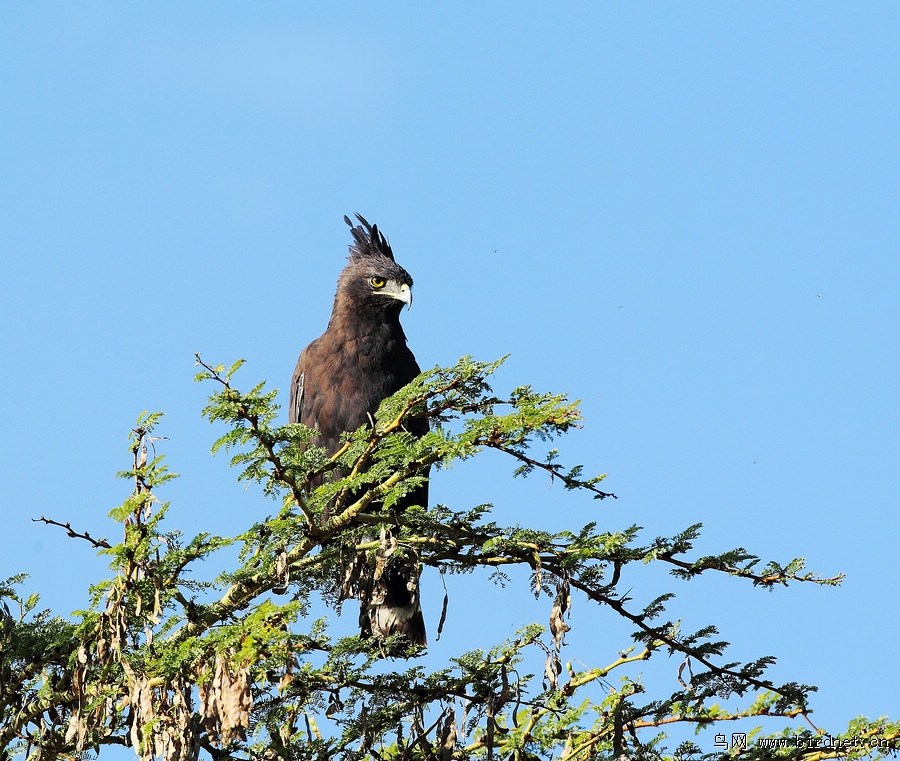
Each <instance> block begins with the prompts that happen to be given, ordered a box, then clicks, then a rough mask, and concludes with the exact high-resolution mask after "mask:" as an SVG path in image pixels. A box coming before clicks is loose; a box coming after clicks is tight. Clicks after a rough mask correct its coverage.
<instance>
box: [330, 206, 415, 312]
mask: <svg viewBox="0 0 900 761" xmlns="http://www.w3.org/2000/svg"><path fill="white" fill-rule="evenodd" d="M356 218H357V219H358V220H359V222H360V224H358V225H354V224H353V223H352V222H351V221H350V219H349V218H348V217H344V221H345V222H346V223H347V224H348V225H349V226H350V231H351V232H352V233H353V244H352V245H351V246H350V256H349V257H347V258H348V260H349V264H348V265H347V266H346V267H345V268H344V271H343V272H342V273H341V277H340V280H339V281H338V298H340V297H341V296H342V295H343V296H344V297H345V298H347V299H349V301H350V303H352V304H354V305H356V307H357V308H359V307H362V306H364V305H365V306H368V307H370V308H372V309H373V310H374V311H376V312H383V313H386V314H391V315H394V316H396V315H399V314H400V310H401V309H403V305H404V304H406V305H407V307H411V306H412V284H413V281H412V278H411V277H410V275H409V273H408V272H407V271H406V270H405V269H403V267H401V266H400V265H399V264H397V262H395V261H394V253H393V251H391V246H390V244H389V243H388V241H387V238H385V237H384V234H383V233H382V232H381V231H380V230H379V229H378V227H377V226H376V225H370V224H369V223H368V222H366V220H365V219H363V218H362V217H361V216H360V215H359V214H357V215H356Z"/></svg>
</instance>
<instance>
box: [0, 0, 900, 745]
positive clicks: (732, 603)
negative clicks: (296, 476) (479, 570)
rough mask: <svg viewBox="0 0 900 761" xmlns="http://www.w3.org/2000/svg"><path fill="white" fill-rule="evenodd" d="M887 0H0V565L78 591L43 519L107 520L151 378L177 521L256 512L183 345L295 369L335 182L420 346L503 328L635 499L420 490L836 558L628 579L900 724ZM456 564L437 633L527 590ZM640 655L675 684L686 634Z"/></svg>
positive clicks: (74, 596)
mask: <svg viewBox="0 0 900 761" xmlns="http://www.w3.org/2000/svg"><path fill="white" fill-rule="evenodd" d="M898 22H900V8H898V6H897V5H896V4H892V3H865V4H862V5H860V4H855V5H848V4H841V3H830V2H795V3H790V4H783V3H769V2H760V3H752V4H751V3H745V4H737V3H729V4H724V3H691V4H684V3H678V4H676V3H658V2H657V3H644V4H636V3H635V4H624V3H623V4H611V3H571V4H568V5H567V6H566V7H557V6H552V5H547V4H540V3H493V4H481V3H465V2H464V3H454V4H452V5H446V6H442V7H441V6H437V5H430V4H429V5H413V4H400V3H379V4H377V5H374V4H366V3H343V4H336V3H323V2H310V3H304V4H293V3H283V2H273V3H267V4H265V5H263V4H249V3H236V2H234V3H224V4H213V3H192V4H190V5H189V6H185V5H183V4H176V3H154V4H152V5H151V4H142V5H137V4H115V3H102V2H101V3H91V4H87V3H84V4H75V3H54V4H50V3H44V4H31V3H4V4H3V5H2V6H0V257H2V272H3V277H2V282H0V310H2V311H0V319H2V336H0V341H2V344H0V346H2V357H3V362H2V367H0V379H2V380H0V383H2V391H3V398H4V399H5V400H6V412H5V415H4V423H3V436H2V439H0V468H2V473H3V478H2V480H0V505H2V508H0V509H2V511H3V512H2V515H3V525H4V529H5V536H6V539H5V541H4V547H5V549H4V552H3V553H2V556H0V577H3V578H5V577H6V576H9V575H11V574H13V573H16V572H20V571H27V572H29V573H30V574H31V576H32V579H31V581H30V582H29V584H30V585H31V587H30V588H33V589H37V590H39V591H41V592H42V594H43V599H44V602H45V603H46V604H48V605H50V606H52V607H53V608H54V609H56V610H59V611H60V612H63V613H66V612H68V611H69V610H71V609H73V608H76V607H79V606H81V605H83V600H84V596H83V591H84V590H85V588H86V587H87V585H88V584H89V583H90V582H91V581H92V580H97V579H98V578H101V574H102V573H103V571H104V569H105V561H103V560H102V559H97V558H94V557H93V556H92V554H91V552H90V549H89V548H88V547H87V546H86V545H83V544H82V543H79V542H76V541H74V540H72V539H68V538H66V537H65V536H64V535H63V534H62V532H60V531H58V530H55V529H51V528H48V527H46V526H42V525H40V524H37V523H33V522H32V520H31V519H32V518H35V517H37V516H39V515H48V516H51V517H54V518H56V519H59V520H69V521H71V522H72V523H73V525H74V526H76V527H77V528H79V529H81V530H88V531H90V532H91V533H92V534H94V535H106V536H109V537H111V538H115V537H117V536H118V531H119V529H118V528H117V527H116V526H115V525H114V524H112V523H110V522H109V520H108V519H107V518H106V514H107V512H108V511H109V509H110V508H112V507H113V506H114V505H116V504H119V503H120V502H121V501H122V500H123V499H124V498H125V496H126V495H127V491H128V484H127V482H125V481H118V480H116V479H115V478H114V474H115V472H116V471H118V470H122V469H125V468H127V467H128V452H127V449H126V436H127V433H128V431H129V429H130V428H131V426H132V425H133V423H134V421H135V419H136V417H137V415H138V413H140V412H141V411H142V410H145V409H152V410H157V409H159V410H164V411H165V412H166V413H167V417H166V418H165V421H164V423H163V425H162V429H161V433H162V434H164V435H166V436H168V437H169V440H168V441H166V442H163V445H162V447H163V450H164V451H165V452H166V453H167V455H168V457H169V464H170V467H171V468H172V469H173V470H175V471H176V472H178V473H181V474H182V478H181V479H179V481H177V482H176V483H174V484H173V485H172V486H171V487H169V488H168V490H167V492H166V493H165V494H163V495H162V496H163V498H168V499H171V500H172V501H173V507H172V511H173V513H172V526H173V527H179V528H181V529H182V530H184V531H185V532H187V533H193V532H196V531H200V530H209V529H212V530H214V531H217V532H219V533H222V534H231V533H237V532H238V531H240V530H241V529H242V528H243V527H244V526H246V525H249V524H250V523H252V522H253V521H254V520H255V519H257V518H259V517H261V516H262V515H265V514H266V513H267V512H269V511H270V510H271V509H272V506H271V505H270V504H266V503H265V502H264V501H263V500H262V498H261V497H260V496H259V494H258V493H257V492H255V491H254V490H252V489H251V490H250V491H248V492H245V491H244V489H243V487H241V486H238V485H236V484H235V483H234V479H233V476H232V474H231V473H230V472H228V469H227V464H226V461H225V459H224V458H221V457H220V458H215V459H214V458H212V457H211V456H210V455H209V454H208V452H209V446H210V444H211V443H212V441H213V439H214V437H215V436H216V435H217V429H213V428H211V427H210V426H209V425H208V424H207V423H206V422H205V421H204V420H202V419H201V418H200V414H199V412H200V409H201V407H202V405H203V402H204V399H205V395H206V393H207V389H204V388H202V387H198V386H196V385H195V384H194V383H193V382H192V377H193V374H194V367H193V355H194V352H201V353H202V355H203V357H204V358H205V359H207V360H209V361H212V362H231V361H233V360H235V359H237V358H238V357H245V358H246V359H247V360H248V364H247V366H246V369H245V370H243V371H242V378H243V382H244V385H247V386H249V385H250V384H252V383H255V382H256V381H257V380H260V379H263V378H265V379H268V381H269V382H270V384H272V385H274V386H275V387H279V388H281V389H283V390H286V388H287V382H288V380H289V378H290V374H291V370H292V369H293V365H294V362H295V361H296V357H297V355H298V353H299V351H300V350H301V349H302V348H303V346H305V344H306V343H308V342H309V341H310V340H311V339H313V338H315V337H316V336H317V335H319V333H320V332H321V331H322V330H323V329H324V327H325V324H326V322H327V319H328V315H329V311H330V307H331V300H332V297H333V293H334V284H335V281H336V279H337V275H338V272H339V271H340V269H341V267H342V265H343V262H344V256H345V255H346V246H347V243H348V240H349V238H348V233H347V229H346V227H345V225H344V223H343V221H342V216H343V215H344V214H349V213H352V212H355V211H358V212H360V213H362V214H364V215H365V216H366V217H368V218H369V220H370V221H372V222H376V223H378V225H379V226H380V227H381V228H382V229H383V230H384V231H385V232H386V233H387V235H388V236H389V238H390V240H391V242H392V244H393V246H394V250H395V253H396V255H397V259H398V261H399V262H400V263H401V264H403V266H404V267H406V268H407V269H408V270H409V271H410V273H411V274H412V275H413V277H414V279H415V289H414V293H415V306H414V308H413V309H412V310H411V311H409V312H406V313H404V315H403V320H404V325H405V328H406V331H407V335H408V337H409V341H410V345H411V346H412V348H413V350H414V351H415V353H416V355H417V357H418V359H419V362H420V364H421V365H422V366H423V367H430V366H433V365H435V364H444V365H446V364H452V363H453V362H454V361H455V360H456V359H457V358H458V357H459V356H461V355H464V354H470V355H474V356H475V357H477V358H480V359H493V358H496V357H498V356H501V355H503V354H506V353H511V354H512V357H511V359H510V360H509V362H508V363H507V364H506V366H505V367H504V368H503V370H502V371H501V373H500V375H499V376H498V381H497V388H498V390H503V389H508V388H510V387H512V386H515V385H519V384H522V383H531V384H533V385H534V386H536V387H537V388H540V389H547V390H553V391H560V392H563V391H564V392H567V393H568V394H570V395H571V396H572V397H573V398H580V399H582V400H583V408H584V415H585V427H584V429H583V430H581V431H578V432H576V433H575V434H573V435H572V436H570V437H568V439H567V440H565V441H563V442H561V443H560V449H561V450H562V452H563V456H564V457H566V458H567V459H568V460H569V461H570V462H583V463H584V464H585V466H586V469H587V470H588V471H591V472H607V473H609V479H608V481H607V482H606V484H607V486H608V488H609V489H610V490H612V491H615V492H616V493H617V494H618V495H619V499H618V501H615V502H609V501H607V502H604V503H602V504H601V503H595V502H592V501H590V500H587V499H582V498H579V497H577V496H573V495H571V494H565V493H563V492H562V491H561V490H559V489H558V488H552V489H551V488H549V485H548V484H547V483H546V482H544V481H542V480H540V479H539V478H534V479H533V480H527V481H525V482H511V481H510V479H509V473H510V471H511V464H509V463H504V462H502V461H501V460H499V459H497V458H493V459H492V458H491V457H490V456H487V457H486V458H485V461H484V462H483V463H478V462H476V463H471V464H464V465H462V466H460V467H458V468H455V469H453V470H450V471H446V472H441V473H439V474H438V475H437V477H436V478H435V483H434V486H433V495H434V498H435V499H436V500H439V501H442V502H446V503H447V504H449V505H452V506H454V507H459V508H462V507H466V506H470V505H472V504H477V503H480V502H484V501H493V502H495V503H496V505H497V516H498V517H499V518H500V519H502V520H505V521H507V522H514V521H517V520H521V521H523V522H527V521H531V522H534V523H537V524H539V525H541V526H543V527H552V528H575V527H580V526H581V525H582V524H583V523H586V522H587V521H588V520H597V521H598V522H599V523H600V524H601V525H603V526H608V527H609V528H610V529H620V528H624V527H627V526H629V525H631V524H632V523H638V524H640V525H643V526H646V527H647V529H646V533H645V537H646V539H648V540H649V539H651V538H652V537H654V536H657V535H664V534H671V533H674V532H676V531H679V530H681V529H683V528H685V527H686V526H688V525H690V524H693V523H695V522H702V523H704V525H705V530H704V534H703V538H702V540H701V542H700V546H699V550H700V552H703V553H706V552H713V551H721V550H725V549H730V548H732V547H735V546H743V547H746V548H748V549H749V550H751V551H753V552H755V553H756V554H758V555H760V556H762V557H763V558H764V559H766V560H768V559H777V560H780V561H787V560H789V559H790V558H792V557H795V556H804V557H806V558H807V560H808V564H809V566H810V567H811V568H813V569H815V570H817V571H820V572H822V573H823V574H825V575H833V574H836V573H839V572H843V573H846V574H847V580H846V582H845V583H844V585H843V586H842V587H841V588H839V589H836V590H834V589H831V590H829V589H819V588H805V587H796V588H793V589H788V590H783V589H780V590H776V591H775V592H774V593H772V594H769V593H766V592H763V591H760V590H755V589H752V588H750V587H749V586H748V585H743V584H740V583H738V582H734V581H730V582H729V581H728V580H725V581H726V582H727V583H722V581H716V580H710V581H708V582H705V581H704V580H702V579H701V580H697V581H694V582H692V583H690V584H683V583H680V582H676V581H674V580H672V581H668V580H666V579H665V578H663V577H661V576H660V575H659V574H657V575H655V576H654V575H653V573H652V572H648V574H647V575H646V577H642V576H641V575H640V574H637V575H635V578H634V580H633V583H634V588H633V592H632V594H633V596H634V597H635V599H637V600H649V599H651V597H652V596H654V595H655V594H656V593H658V592H659V591H661V590H663V589H670V588H671V589H672V590H673V591H675V592H677V593H678V595H679V596H678V598H677V600H676V601H675V602H674V603H673V604H672V606H671V607H670V612H671V614H672V615H673V616H676V617H684V618H685V626H686V627H688V628H689V627H691V626H693V627H694V628H699V627H700V626H702V625H704V624H706V623H708V622H710V621H713V622H717V623H718V624H719V625H720V629H721V632H722V635H723V637H724V638H725V639H727V640H729V641H731V642H732V643H733V649H732V651H730V652H732V653H733V655H734V659H735V660H736V659H740V658H742V659H751V658H755V657H757V656H760V655H766V654H774V655H777V656H778V657H779V662H778V665H777V666H776V667H775V669H774V670H773V671H772V677H773V678H774V679H776V680H779V679H780V680H781V681H785V680H788V679H793V680H797V681H801V682H809V683H814V684H817V685H819V687H820V693H819V694H818V696H817V697H816V698H815V700H814V703H813V707H814V708H815V711H816V713H815V714H814V716H813V718H814V720H816V721H817V722H818V723H820V724H822V725H824V726H827V727H829V728H833V729H837V728H841V726H842V725H843V726H844V727H845V726H846V721H847V720H848V719H849V718H851V717H852V716H855V715H856V714H859V713H864V714H868V715H870V716H877V715H880V714H883V713H891V714H893V716H894V717H895V718H896V716H897V713H898V712H897V701H896V684H897V682H898V680H900V666H898V665H897V663H896V659H894V658H892V657H890V655H889V654H891V653H893V652H896V650H897V649H898V647H900V634H898V629H900V627H898V626H897V614H896V598H897V594H898V589H897V584H898V582H897V578H898V561H897V541H898V538H900V520H898V517H897V496H896V487H895V483H894V482H895V480H896V474H897V463H898V456H900V446H898V442H900V435H898V430H900V419H898V418H900V415H898V377H900V361H898V356H900V354H898V326H900V314H898V312H900V309H898V298H897V286H898V282H900V264H898V255H897V252H898V246H897V243H898V238H900V235H898V232H900V231H898V222H897V220H898V188H900V182H898V157H900V140H898V130H900V101H898V94H900V92H898V75H897V72H898V71H900V60H898V59H900V53H898V51H900V48H898V46H897V34H898V31H900V28H898V26H900V24H898ZM425 583H426V585H429V584H430V585H431V586H432V597H433V598H434V603H433V604H431V605H430V606H428V604H427V600H426V611H425V612H426V618H428V619H430V620H429V627H430V628H431V630H432V632H433V631H434V628H435V627H436V617H437V613H438V609H439V600H440V595H441V594H442V591H440V583H439V581H438V580H437V579H428V578H426V580H425ZM450 584H451V614H450V619H449V621H448V624H447V629H446V633H445V636H444V638H443V639H442V641H441V643H437V644H435V645H434V646H433V648H432V655H433V656H434V657H435V658H436V659H440V658H441V657H447V656H448V655H450V654H452V653H454V652H456V651H457V650H458V649H459V648H460V647H463V646H465V647H472V646H476V645H478V644H482V645H490V644H491V643H493V642H496V641H499V640H500V639H501V638H503V637H505V636H508V635H509V634H511V633H512V632H513V631H514V629H515V628H516V627H517V626H518V625H520V624H522V623H525V622H526V621H530V620H532V619H533V618H539V619H541V620H543V618H545V617H546V614H547V611H548V610H549V602H547V601H545V604H541V605H539V606H534V605H531V604H529V605H531V607H528V605H526V606H524V607H522V608H516V607H512V606H509V605H508V603H507V602H506V595H504V594H503V593H502V591H500V590H495V589H493V588H492V587H489V586H487V582H486V580H485V579H484V578H478V579H472V578H470V577H465V578H464V579H456V578H454V579H451V580H450ZM454 585H455V587H454ZM426 589H427V586H426ZM522 595H524V596H525V598H526V599H527V595H526V594H525V593H524V591H523V592H522ZM485 600H489V601H491V602H490V603H489V604H490V605H491V607H492V609H493V610H495V611H498V613H497V615H492V616H491V617H490V620H489V621H484V620H483V619H484V616H483V615H482V616H481V617H480V618H478V619H475V620H476V621H477V623H473V619H472V614H473V612H474V613H482V614H483V612H484V605H485V604H486V603H485V602H484V601H485ZM454 609H455V610H456V611H457V614H456V615H457V618H456V622H457V623H456V625H454ZM352 617H353V616H352V615H351V616H350V617H349V618H350V619H352ZM345 618H348V617H347V616H345ZM351 623H352V621H351ZM573 626H574V631H573V633H572V638H571V642H572V645H571V653H570V657H577V658H579V659H580V660H581V661H583V662H585V663H586V664H587V665H592V666H593V665H601V663H603V664H605V663H606V662H609V661H611V660H613V659H614V657H615V652H616V651H617V650H619V649H621V648H622V647H623V646H624V645H625V644H626V642H627V635H628V632H629V631H630V629H629V627H624V626H622V625H620V624H619V623H618V622H617V621H613V620H609V619H607V618H606V617H605V616H604V617H602V618H598V617H597V616H594V615H593V614H591V613H590V611H589V609H588V607H587V605H586V604H584V603H583V602H581V601H579V600H578V599H576V600H575V611H574V620H573ZM454 629H455V631H454ZM655 668H656V669H657V671H656V672H655V673H656V675H655V676H653V677H652V678H653V679H659V680H660V683H661V684H663V685H664V687H665V690H666V692H665V694H668V692H667V691H671V690H670V689H669V688H670V687H671V689H675V688H676V686H677V685H676V684H675V683H674V679H675V677H674V673H675V669H676V668H677V665H676V664H674V662H672V663H669V662H663V663H661V664H657V666H656V667H655ZM650 670H651V669H650V667H649V666H648V672H649V671H650ZM666 680H668V681H666Z"/></svg>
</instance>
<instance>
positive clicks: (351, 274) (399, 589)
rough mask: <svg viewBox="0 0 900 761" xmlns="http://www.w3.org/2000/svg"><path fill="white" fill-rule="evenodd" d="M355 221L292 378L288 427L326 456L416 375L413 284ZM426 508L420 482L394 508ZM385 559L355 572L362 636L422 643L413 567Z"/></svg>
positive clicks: (423, 423)
mask: <svg viewBox="0 0 900 761" xmlns="http://www.w3.org/2000/svg"><path fill="white" fill-rule="evenodd" d="M356 218H357V220H359V224H358V225H354V224H353V223H352V222H351V221H350V219H348V218H347V217H344V221H345V222H346V223H347V224H348V225H349V226H350V230H351V232H352V234H353V244H352V245H351V246H350V256H349V257H348V260H349V263H348V264H347V266H346V267H345V268H344V270H343V272H341V275H340V277H339V279H338V285H337V292H336V293H335V296H334V307H333V309H332V312H331V319H330V320H329V322H328V327H327V329H326V330H325V332H324V333H323V334H322V335H321V336H319V337H318V338H317V339H316V340H315V341H313V342H312V343H311V344H309V346H307V347H306V348H305V349H304V350H303V352H302V353H301V354H300V358H299V359H298V360H297V367H296V368H295V369H294V375H293V378H292V379H291V394H290V408H289V412H288V414H289V419H290V421H291V422H292V423H297V422H299V423H303V424H304V425H307V426H309V427H310V428H313V429H315V430H316V431H318V433H319V435H318V436H317V437H315V438H314V439H313V440H312V442H311V443H313V444H315V445H318V446H322V447H325V449H326V450H327V451H328V453H329V454H332V453H334V452H336V451H337V450H338V448H339V447H340V446H341V434H342V433H344V432H345V431H354V430H356V429H357V428H359V427H360V426H361V425H365V424H367V423H368V422H369V421H370V420H372V419H374V416H375V413H376V412H377V410H378V406H379V404H381V402H382V401H383V400H384V399H385V398H387V397H388V396H390V395H391V394H393V393H395V392H397V391H399V390H400V389H401V388H402V387H403V386H405V385H406V384H407V383H409V382H410V381H411V380H413V379H414V378H415V377H416V376H417V375H418V374H419V372H420V371H419V365H418V364H417V363H416V359H415V357H414V356H413V353H412V352H411V351H410V350H409V347H408V346H407V345H406V335H405V334H404V333H403V328H402V327H401V326H400V311H401V310H402V309H403V306H404V304H406V305H407V306H411V305H412V292H411V290H410V289H411V288H412V278H411V277H410V276H409V273H408V272H407V271H406V270H405V269H403V267H401V266H400V265H399V264H397V263H396V262H395V261H394V254H393V252H392V251H391V247H390V245H389V244H388V241H387V239H386V238H385V237H384V235H383V234H382V233H381V232H380V231H379V230H378V227H377V226H375V225H370V224H369V223H368V222H366V220H365V219H363V218H362V217H361V216H360V215H359V214H357V215H356ZM407 430H408V431H409V432H410V433H412V434H413V435H414V436H422V435H424V434H425V433H426V432H427V431H428V421H427V420H426V419H425V418H413V419H411V420H410V421H409V423H408V424H407ZM427 504H428V484H427V482H426V483H425V484H424V485H423V486H421V487H419V488H418V489H415V490H414V491H413V492H412V493H410V494H408V495H406V496H405V497H404V498H403V500H401V501H400V502H399V503H398V505H397V507H396V509H397V510H398V511H399V512H402V510H403V509H404V508H405V507H408V506H411V505H421V506H423V507H424V506H427ZM389 538H390V537H389ZM382 544H383V545H385V544H390V543H386V542H385V541H383V542H382ZM395 544H396V543H394V545H395ZM388 554H389V557H388V558H387V562H386V563H379V564H377V566H374V567H368V566H367V567H364V568H362V569H361V572H360V579H359V582H358V584H357V587H358V589H357V596H358V597H359V599H360V627H361V630H362V634H363V636H375V637H378V638H384V637H387V636H389V635H391V634H398V633H399V634H403V635H405V636H406V638H407V640H408V641H409V643H410V644H415V645H425V643H426V636H425V622H424V620H423V618H422V609H421V606H420V603H419V567H418V561H417V559H416V557H415V555H413V554H410V553H408V552H407V553H406V557H405V558H404V559H401V557H402V555H403V553H399V554H393V553H390V551H388ZM391 557H394V558H395V562H391V560H390V558H391Z"/></svg>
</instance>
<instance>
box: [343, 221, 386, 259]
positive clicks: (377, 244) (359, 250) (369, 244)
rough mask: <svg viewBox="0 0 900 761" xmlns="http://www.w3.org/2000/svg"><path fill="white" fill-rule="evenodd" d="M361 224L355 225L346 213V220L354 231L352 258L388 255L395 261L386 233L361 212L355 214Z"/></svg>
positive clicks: (352, 231) (351, 246)
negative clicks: (369, 221) (368, 220)
mask: <svg viewBox="0 0 900 761" xmlns="http://www.w3.org/2000/svg"><path fill="white" fill-rule="evenodd" d="M354 216H355V217H356V218H357V219H358V220H359V222H360V223H359V224H358V225H354V224H353V222H352V221H351V220H350V217H348V216H347V215H346V214H345V215H344V221H345V222H346V223H347V225H348V227H349V228H350V232H351V233H353V241H354V242H353V243H352V244H351V245H350V258H351V259H355V258H357V257H367V256H386V257H387V258H388V259H390V260H391V261H394V252H393V251H391V244H390V243H388V240H387V238H385V237H384V233H382V232H381V230H379V229H378V225H370V224H369V223H368V222H367V221H366V220H365V218H364V217H363V216H362V215H361V214H355V215H354Z"/></svg>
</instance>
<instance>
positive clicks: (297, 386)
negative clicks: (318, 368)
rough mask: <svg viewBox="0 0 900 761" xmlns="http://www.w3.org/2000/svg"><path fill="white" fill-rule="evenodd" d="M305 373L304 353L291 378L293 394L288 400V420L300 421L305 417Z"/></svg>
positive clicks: (292, 421)
mask: <svg viewBox="0 0 900 761" xmlns="http://www.w3.org/2000/svg"><path fill="white" fill-rule="evenodd" d="M304 378H305V373H304V372H303V355H302V354H301V355H300V359H298V360H297V366H296V367H295V368H294V375H293V377H292V378H291V396H290V401H289V402H288V421H289V422H291V423H299V422H300V420H301V418H302V417H303V381H304Z"/></svg>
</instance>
